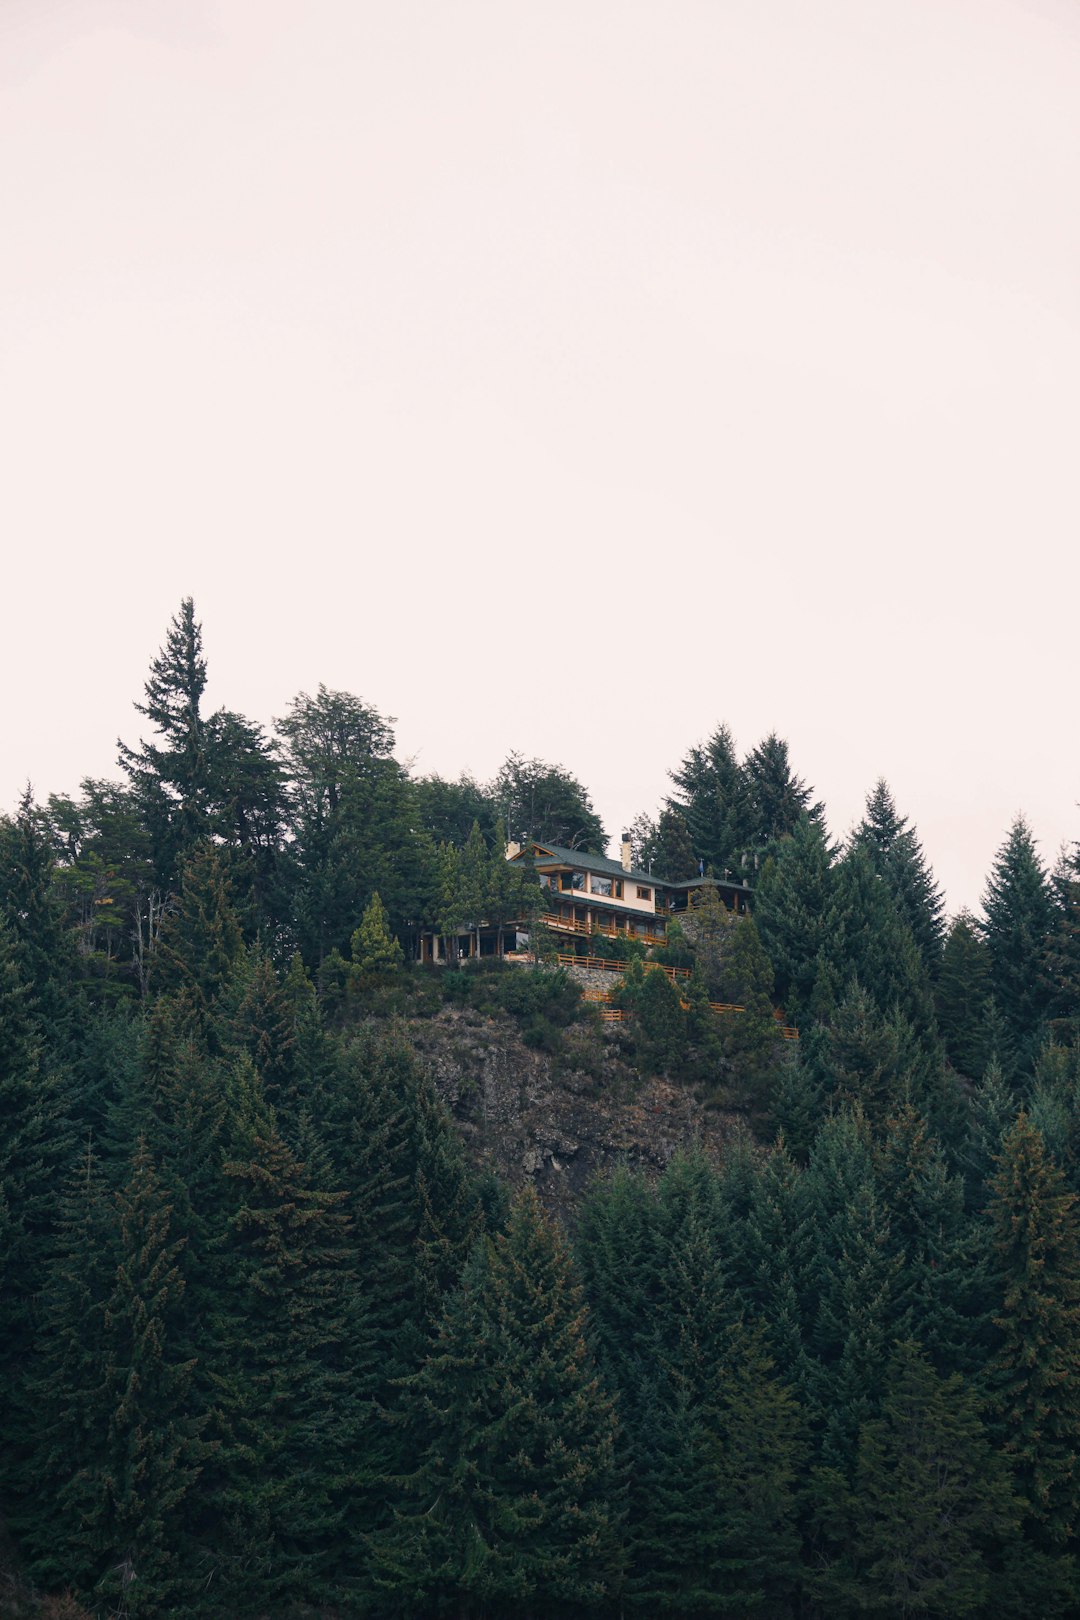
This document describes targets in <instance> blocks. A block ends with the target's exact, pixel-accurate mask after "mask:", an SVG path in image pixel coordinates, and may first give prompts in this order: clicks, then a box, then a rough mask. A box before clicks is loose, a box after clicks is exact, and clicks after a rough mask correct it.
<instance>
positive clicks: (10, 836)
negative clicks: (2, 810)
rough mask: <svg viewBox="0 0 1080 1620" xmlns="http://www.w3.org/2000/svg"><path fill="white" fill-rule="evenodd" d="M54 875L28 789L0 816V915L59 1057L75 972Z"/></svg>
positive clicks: (43, 1030) (67, 1042)
mask: <svg viewBox="0 0 1080 1620" xmlns="http://www.w3.org/2000/svg"><path fill="white" fill-rule="evenodd" d="M55 877H56V862H55V857H54V852H53V847H52V838H51V832H50V828H49V822H48V817H47V816H46V814H45V812H44V811H42V810H41V809H40V808H39V807H38V806H37V805H36V804H35V803H34V800H33V796H32V794H31V791H30V789H29V787H28V788H27V789H26V792H25V793H24V794H23V796H22V798H21V799H20V801H19V808H18V812H17V814H16V815H15V817H14V818H13V819H9V818H8V817H6V816H5V817H2V818H0V919H2V921H3V922H4V923H5V924H6V926H7V927H8V929H9V930H10V933H11V940H12V945H13V948H14V951H15V956H16V960H17V963H18V969H19V975H20V977H21V978H22V980H23V982H24V984H26V986H27V987H28V989H29V991H30V994H31V996H32V998H33V1003H34V1007H35V1011H36V1013H37V1018H38V1027H39V1032H40V1034H41V1037H42V1038H43V1039H44V1040H45V1042H46V1043H47V1044H48V1046H49V1048H50V1050H51V1051H52V1052H53V1053H55V1054H56V1056H57V1057H58V1058H62V1057H65V1056H69V1055H70V1047H71V1041H72V1035H73V1030H72V1012H73V1001H74V996H73V990H74V984H75V980H76V973H75V959H74V952H73V949H72V941H71V937H70V935H69V934H68V932H67V930H66V929H65V927H64V917H63V912H62V909H61V906H60V904H59V901H58V899H57V894H56V882H55Z"/></svg>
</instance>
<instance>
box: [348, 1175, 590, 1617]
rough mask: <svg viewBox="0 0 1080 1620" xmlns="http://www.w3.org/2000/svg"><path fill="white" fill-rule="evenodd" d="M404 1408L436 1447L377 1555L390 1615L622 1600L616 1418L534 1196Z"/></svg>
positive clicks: (416, 1473)
mask: <svg viewBox="0 0 1080 1620" xmlns="http://www.w3.org/2000/svg"><path fill="white" fill-rule="evenodd" d="M404 1396H405V1408H406V1414H407V1415H408V1414H409V1413H411V1412H413V1411H415V1412H417V1413H420V1414H422V1421H423V1424H424V1427H425V1429H426V1433H427V1443H426V1445H425V1447H424V1450H423V1452H422V1453H421V1455H420V1457H419V1459H418V1461H417V1464H416V1466H415V1468H414V1469H413V1470H412V1471H411V1472H410V1473H409V1474H408V1475H406V1476H404V1477H403V1478H402V1479H401V1481H400V1485H401V1489H402V1493H403V1506H402V1509H401V1511H400V1512H399V1514H398V1517H397V1519H396V1521H395V1523H394V1525H393V1526H392V1527H390V1528H389V1529H388V1530H387V1531H386V1532H385V1533H384V1534H383V1535H382V1536H381V1537H379V1538H378V1539H377V1540H376V1543H375V1548H374V1557H375V1568H376V1572H377V1578H378V1580H379V1582H380V1585H381V1586H382V1588H383V1591H384V1594H385V1597H384V1602H385V1604H386V1605H387V1607H389V1606H390V1605H394V1606H396V1608H397V1610H398V1611H399V1612H404V1613H408V1614H416V1613H417V1612H426V1611H428V1610H434V1611H436V1612H438V1611H439V1610H441V1609H443V1608H445V1607H447V1606H449V1605H456V1607H457V1612H459V1613H470V1614H472V1615H474V1616H476V1617H477V1620H479V1617H481V1616H490V1617H492V1620H494V1617H495V1616H498V1615H502V1614H505V1613H507V1611H508V1609H509V1608H510V1607H515V1608H518V1609H519V1610H520V1612H523V1613H528V1612H529V1611H530V1610H533V1611H537V1612H539V1611H540V1610H541V1609H543V1610H548V1611H551V1610H555V1611H558V1612H571V1613H572V1612H575V1611H578V1610H588V1609H589V1608H592V1607H597V1606H600V1605H601V1604H603V1603H604V1602H605V1601H607V1600H609V1599H610V1597H611V1596H612V1595H613V1593H614V1591H615V1590H616V1589H617V1586H618V1583H619V1578H620V1574H621V1566H622V1557H621V1549H620V1545H619V1533H618V1514H619V1480H618V1477H617V1474H616V1469H615V1434H616V1422H615V1413H614V1409H613V1406H612V1403H611V1401H610V1399H609V1398H608V1396H607V1395H606V1394H605V1393H604V1391H603V1390H602V1388H601V1386H600V1384H599V1382H598V1379H597V1377H596V1374H595V1372H594V1370H593V1367H592V1364H591V1359H590V1357H589V1355H588V1351H587V1348H586V1344H585V1340H584V1310H583V1306H582V1300H581V1290H580V1288H579V1286H578V1284H577V1283H576V1281H575V1280H574V1276H573V1272H572V1269H571V1265H570V1258H569V1254H568V1252H567V1250H566V1247H565V1245H564V1243H563V1240H562V1238H561V1237H560V1235H559V1232H558V1229H557V1228H556V1227H555V1226H554V1225H553V1224H552V1223H551V1222H550V1221H548V1220H547V1219H546V1218H545V1217H544V1216H543V1215H542V1213H541V1211H540V1208H539V1205H538V1203H537V1200H536V1197H535V1194H534V1193H533V1192H532V1191H531V1190H529V1191H527V1192H525V1193H523V1194H521V1195H519V1197H518V1198H517V1199H515V1202H514V1204H513V1206H512V1208H511V1212H510V1218H509V1223H508V1226H507V1230H506V1232H505V1234H502V1235H500V1236H499V1237H497V1238H496V1239H495V1240H494V1242H493V1243H492V1242H490V1241H489V1240H485V1241H484V1242H482V1243H481V1244H480V1245H479V1247H478V1248H477V1250H476V1252H475V1254H474V1257H473V1259H472V1261H471V1262H470V1265H469V1267H468V1269H467V1271H466V1275H465V1278H464V1280H463V1283H462V1287H461V1289H460V1290H459V1291H458V1292H457V1293H456V1294H455V1295H454V1296H453V1297H452V1299H451V1301H450V1302H449V1304H448V1306H447V1308H446V1310H445V1312H444V1315H443V1320H442V1324H441V1327H440V1330H439V1335H438V1338H437V1340H436V1342H435V1345H434V1348H433V1350H432V1353H431V1355H430V1356H429V1358H428V1360H427V1361H426V1362H425V1364H424V1365H423V1367H422V1368H421V1369H420V1370H419V1371H418V1372H417V1373H415V1374H414V1375H413V1376H412V1377H411V1378H410V1379H409V1380H408V1381H407V1383H406V1386H405V1391H404Z"/></svg>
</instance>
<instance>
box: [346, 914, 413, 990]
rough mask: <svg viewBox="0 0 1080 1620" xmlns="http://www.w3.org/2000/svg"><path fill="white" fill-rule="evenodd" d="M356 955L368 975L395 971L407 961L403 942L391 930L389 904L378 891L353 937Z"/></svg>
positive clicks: (355, 960)
mask: <svg viewBox="0 0 1080 1620" xmlns="http://www.w3.org/2000/svg"><path fill="white" fill-rule="evenodd" d="M352 958H353V961H354V963H355V964H356V967H357V970H358V972H360V973H362V974H365V975H370V974H384V973H393V972H395V971H396V970H397V969H398V968H400V967H402V966H403V965H404V955H403V953H402V949H401V946H400V945H399V944H398V942H397V940H396V939H394V937H393V936H392V935H391V933H390V928H389V924H388V922H387V917H386V908H385V906H384V905H383V903H382V901H381V900H380V899H379V896H378V895H377V894H373V895H372V897H371V899H370V900H369V901H368V905H367V909H366V910H365V912H364V915H363V916H362V917H361V919H360V926H359V928H358V929H357V930H356V932H355V934H354V935H353V937H352Z"/></svg>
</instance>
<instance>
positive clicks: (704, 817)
mask: <svg viewBox="0 0 1080 1620" xmlns="http://www.w3.org/2000/svg"><path fill="white" fill-rule="evenodd" d="M670 774H671V780H672V781H673V782H674V784H675V787H676V788H677V789H678V793H677V794H676V795H675V796H673V797H672V798H671V799H669V800H668V804H667V810H668V813H669V814H670V815H673V816H677V817H680V818H682V820H683V821H684V822H685V824H686V827H687V829H688V831H689V834H690V841H691V847H692V849H693V852H694V863H693V865H692V867H691V870H690V871H682V870H680V871H679V872H678V873H677V874H676V872H675V871H673V870H669V866H670V864H671V862H672V861H673V860H674V862H675V864H676V865H678V866H679V867H682V866H683V865H684V864H685V860H684V857H683V856H682V855H681V853H680V852H679V851H678V849H677V848H674V849H666V850H665V851H664V858H663V862H659V861H658V868H657V869H658V870H659V871H660V872H661V873H662V874H663V875H664V876H665V877H668V878H669V879H671V880H675V878H676V877H677V876H678V877H692V876H694V875H695V874H696V873H697V870H698V866H697V862H698V861H703V862H704V863H705V866H706V868H707V869H708V870H710V871H711V872H713V873H714V874H715V875H716V876H717V877H725V876H734V875H736V874H737V875H738V876H740V877H741V876H742V873H743V866H744V852H745V851H746V849H747V848H748V846H749V842H750V833H751V826H750V807H749V800H748V795H747V784H746V779H745V776H744V773H743V770H742V768H741V766H740V765H739V762H738V759H737V757H736V754H735V742H734V739H733V737H732V735H731V732H730V731H729V730H728V728H727V726H719V727H718V728H717V730H716V731H714V732H713V734H712V736H711V737H710V738H709V740H708V742H707V743H705V744H704V746H699V747H694V748H692V749H691V750H690V752H689V754H688V755H687V757H686V759H685V760H684V761H683V763H682V765H681V766H680V767H679V769H678V770H677V771H672V772H671V773H670ZM661 821H663V818H661ZM658 833H659V834H661V835H663V834H664V833H666V834H667V835H668V837H672V836H675V835H677V827H676V825H674V824H670V823H669V825H668V826H667V827H666V828H664V827H663V825H662V826H661V828H660V829H658Z"/></svg>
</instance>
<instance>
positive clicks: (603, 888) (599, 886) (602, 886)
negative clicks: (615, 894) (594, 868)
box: [589, 872, 611, 895]
mask: <svg viewBox="0 0 1080 1620" xmlns="http://www.w3.org/2000/svg"><path fill="white" fill-rule="evenodd" d="M589 891H590V893H592V894H606V895H610V894H611V879H610V878H606V877H597V875H596V873H595V872H594V873H593V875H592V877H591V878H590V880H589Z"/></svg>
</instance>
